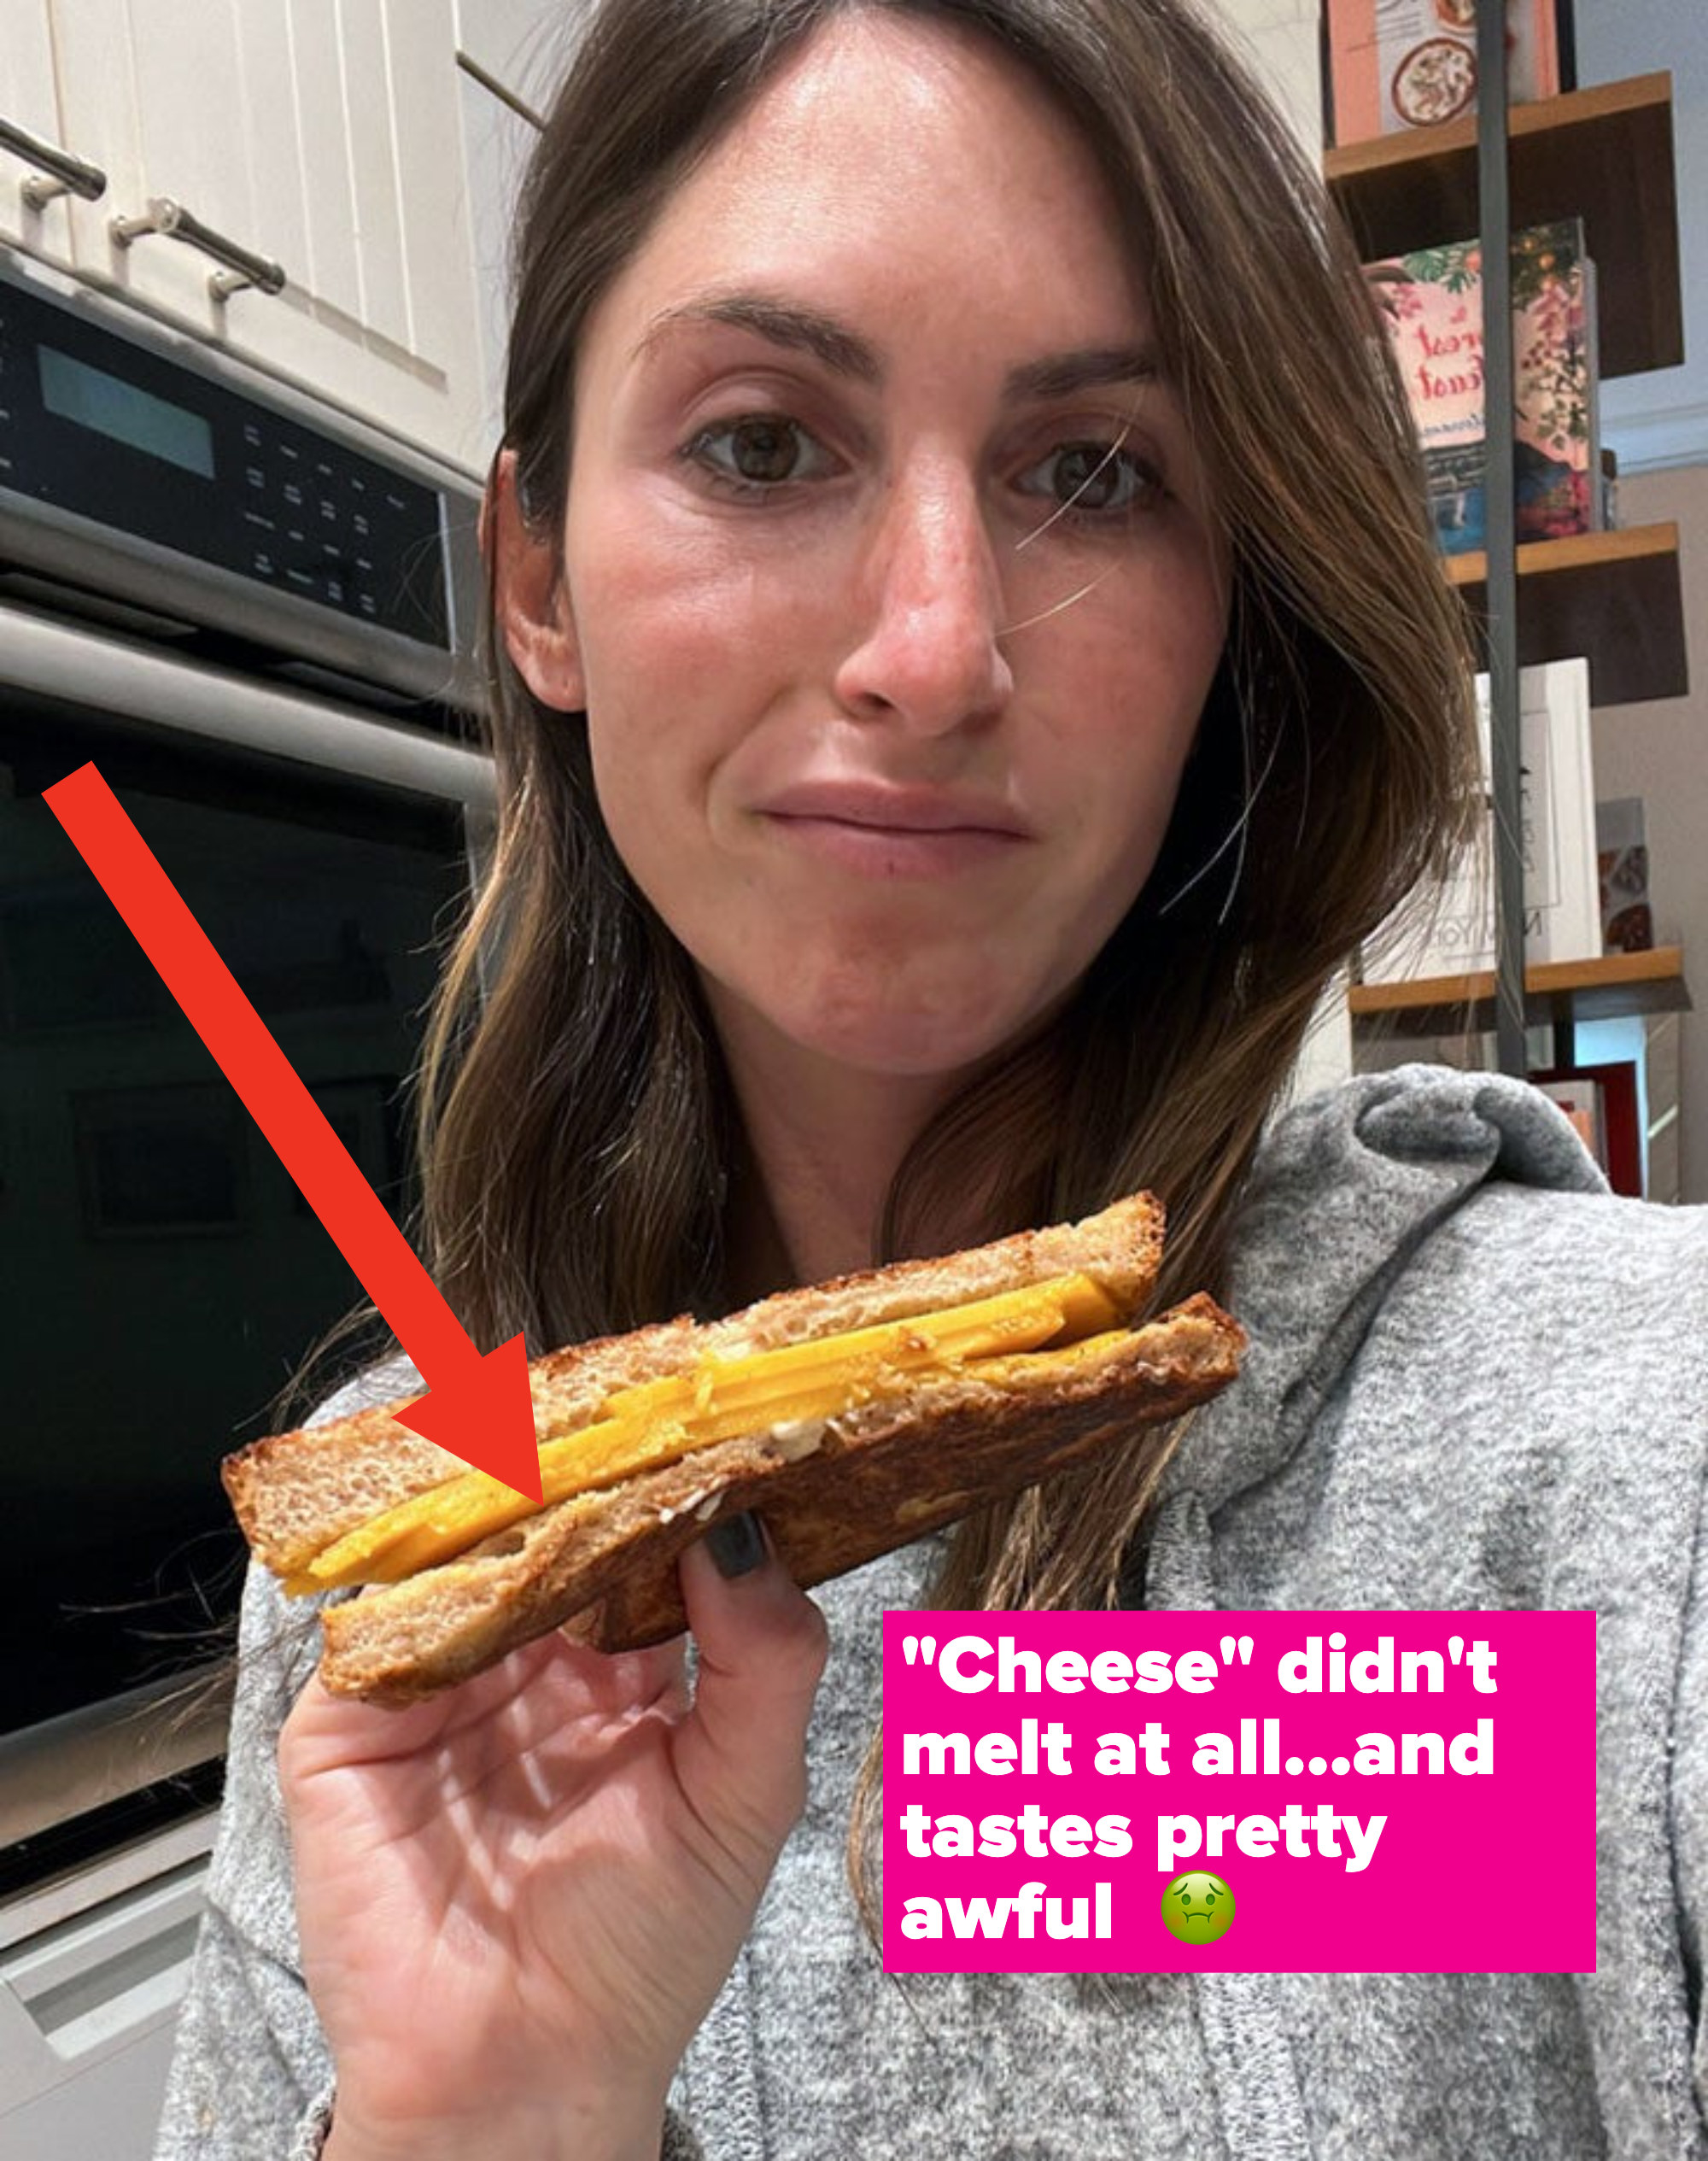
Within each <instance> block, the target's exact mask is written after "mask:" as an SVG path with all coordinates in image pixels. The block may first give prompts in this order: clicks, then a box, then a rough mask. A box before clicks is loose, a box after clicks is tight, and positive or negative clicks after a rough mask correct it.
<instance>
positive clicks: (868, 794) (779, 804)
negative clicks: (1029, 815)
mask: <svg viewBox="0 0 1708 2161" xmlns="http://www.w3.org/2000/svg"><path fill="white" fill-rule="evenodd" d="M759 808H760V810H761V811H762V812H763V815H764V816H766V817H777V818H819V819H823V820H825V821H826V822H828V823H833V824H836V825H856V826H864V827H868V828H870V829H877V830H879V831H882V832H886V833H1003V834H1008V835H1012V836H1013V837H1014V838H1015V839H1017V840H1020V839H1026V838H1028V837H1029V835H1027V829H1026V827H1025V825H1024V824H1023V823H1021V820H1020V819H1019V818H1018V817H1015V814H1014V813H1013V812H1012V811H1009V810H1007V809H1005V808H1003V806H1002V805H999V804H995V803H990V802H986V801H982V800H980V799H976V798H971V797H966V796H956V795H949V794H940V793H938V792H936V791H929V792H927V791H924V790H909V789H886V788H869V787H864V786H850V785H846V784H842V785H836V786H823V785H815V786H812V787H804V788H789V789H786V790H785V791H784V792H783V794H781V795H778V796H775V797H774V798H773V799H771V800H770V801H769V802H767V803H763V804H761V805H760V806H759Z"/></svg>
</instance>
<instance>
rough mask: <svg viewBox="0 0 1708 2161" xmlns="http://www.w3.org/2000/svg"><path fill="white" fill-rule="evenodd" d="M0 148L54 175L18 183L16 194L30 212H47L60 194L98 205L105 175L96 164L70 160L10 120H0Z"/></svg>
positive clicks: (34, 175) (65, 153)
mask: <svg viewBox="0 0 1708 2161" xmlns="http://www.w3.org/2000/svg"><path fill="white" fill-rule="evenodd" d="M0 148H4V149H9V150H11V151H13V152H15V154H16V155H18V156H19V157H20V158H23V159H25V160H26V161H27V162H28V163H30V164H31V165H39V166H41V167H44V169H45V171H46V172H48V173H51V174H52V175H53V178H52V179H44V177H43V175H42V173H31V174H30V176H29V178H28V179H26V180H24V181H21V182H20V184H19V187H18V192H19V194H20V196H23V198H24V200H25V202H27V203H28V204H29V206H30V208H31V209H32V210H44V209H46V208H47V206H48V205H49V203H50V202H53V201H54V200H55V199H56V197H57V196H61V195H77V196H82V198H83V200H84V201H85V202H99V201H100V199H101V197H102V196H103V195H105V194H106V192H107V175H106V174H105V173H103V172H102V170H101V167H99V166H98V165H91V164H89V163H88V162H87V161H86V160H85V159H83V158H80V157H73V155H72V154H71V152H70V151H69V150H62V149H60V147H59V145H58V144H57V143H44V142H43V140H42V139H41V138H40V136H38V135H32V134H31V133H30V132H29V131H28V130H27V129H26V128H21V127H18V126H15V125H14V123H13V122H12V121H10V120H0Z"/></svg>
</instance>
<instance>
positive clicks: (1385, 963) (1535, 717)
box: [1362, 659, 1601, 983]
mask: <svg viewBox="0 0 1708 2161" xmlns="http://www.w3.org/2000/svg"><path fill="white" fill-rule="evenodd" d="M1477 700H1478V710H1479V714H1480V717H1481V722H1482V738H1483V775H1484V781H1485V787H1488V786H1491V785H1492V783H1491V782H1489V678H1488V677H1487V676H1478V677H1477ZM1519 710H1520V729H1521V737H1520V753H1519V754H1520V758H1521V760H1522V776H1523V778H1522V794H1521V797H1520V805H1521V822H1522V830H1523V840H1524V959H1525V962H1526V963H1527V964H1533V963H1537V962H1541V961H1566V960H1592V959H1594V958H1598V957H1599V956H1600V952H1601V898H1600V876H1599V865H1598V863H1597V858H1596V846H1595V782H1594V766H1593V760H1592V755H1591V741H1590V719H1589V663H1588V661H1587V660H1582V659H1579V660H1553V661H1550V662H1548V663H1547V665H1546V666H1544V667H1540V668H1525V669H1524V670H1523V671H1521V672H1520V676H1519ZM1362 958H1363V976H1364V981H1366V982H1367V983H1395V982H1405V981H1410V980H1412V979H1413V978H1416V977H1428V976H1431V975H1464V974H1470V973H1473V972H1475V971H1476V970H1477V969H1491V968H1493V967H1494V966H1495V890H1494V881H1493V876H1492V874H1491V871H1490V868H1489V849H1488V847H1487V846H1486V845H1484V846H1476V847H1472V848H1471V849H1468V850H1467V851H1466V852H1465V856H1464V857H1463V858H1462V859H1461V860H1460V862H1459V864H1456V865H1455V866H1454V870H1453V871H1452V873H1451V874H1450V875H1449V876H1448V878H1447V879H1446V880H1445V881H1443V882H1442V884H1440V885H1432V886H1430V887H1425V888H1423V889H1420V890H1419V891H1418V892H1417V893H1414V894H1413V896H1412V898H1411V899H1410V900H1409V901H1407V904H1406V905H1405V906H1404V907H1402V908H1401V910H1400V911H1399V912H1398V913H1397V915H1395V917H1392V918H1390V919H1389V922H1387V923H1386V924H1384V925H1383V928H1382V929H1381V930H1380V931H1379V932H1378V934H1377V935H1376V936H1375V937H1374V938H1373V939H1372V940H1370V941H1369V943H1368V944H1367V945H1366V947H1365V949H1364V953H1363V957H1362Z"/></svg>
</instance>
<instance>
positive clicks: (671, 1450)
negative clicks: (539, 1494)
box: [284, 1274, 1120, 1596]
mask: <svg viewBox="0 0 1708 2161" xmlns="http://www.w3.org/2000/svg"><path fill="white" fill-rule="evenodd" d="M1119 1321H1120V1314H1119V1312H1118V1311H1117V1309H1116V1308H1115V1306H1114V1303H1113V1302H1112V1301H1111V1300H1110V1298H1109V1297H1108V1295H1107V1293H1106V1292H1104V1291H1102V1290H1100V1289H1099V1288H1098V1286H1097V1284H1096V1283H1095V1282H1093V1281H1092V1280H1091V1277H1089V1276H1086V1275H1079V1274H1074V1275H1064V1276H1055V1277H1051V1278H1050V1280H1047V1281H1045V1282H1043V1283H1037V1284H1032V1285H1028V1286H1027V1288H1025V1289H1024V1290H1020V1291H1001V1292H998V1293H997V1295H996V1296H995V1297H989V1298H980V1299H975V1300H974V1301H972V1302H970V1303H968V1304H966V1305H961V1306H951V1307H948V1308H946V1309H944V1310H943V1311H941V1312H939V1313H926V1314H916V1315H910V1316H909V1317H908V1318H907V1319H906V1320H904V1321H883V1322H880V1323H879V1324H878V1325H877V1326H873V1327H869V1328H857V1329H851V1330H848V1331H846V1332H844V1333H843V1334H841V1335H837V1336H823V1337H819V1338H816V1339H814V1340H812V1341H810V1342H805V1343H798V1344H785V1345H784V1346H783V1347H782V1348H781V1350H764V1351H757V1352H755V1353H754V1354H753V1355H752V1356H749V1357H746V1358H733V1359H732V1358H719V1357H717V1356H713V1355H711V1354H707V1355H706V1356H703V1357H701V1358H700V1360H699V1362H697V1364H696V1365H695V1366H694V1367H693V1368H692V1369H691V1370H690V1371H689V1372H687V1373H671V1374H668V1375H666V1376H665V1377H664V1378H663V1379H659V1380H653V1381H644V1382H641V1383H640V1384H639V1385H636V1386H634V1387H630V1388H623V1389H618V1390H617V1391H615V1393H613V1394H612V1395H611V1396H610V1397H607V1398H606V1400H605V1403H603V1404H602V1405H601V1407H600V1413H599V1415H598V1417H597V1419H596V1420H594V1423H592V1424H591V1425H588V1426H580V1427H577V1428H576V1431H575V1432H571V1433H565V1434H562V1435H559V1436H557V1437H555V1438H548V1439H547V1440H546V1441H544V1442H543V1443H542V1444H541V1449H540V1472H541V1484H542V1485H543V1487H544V1490H545V1499H544V1502H542V1503H541V1505H542V1506H544V1507H550V1506H551V1505H552V1504H553V1502H559V1501H565V1500H569V1499H570V1498H572V1497H573V1496H575V1495H576V1494H578V1493H584V1492H591V1491H594V1490H597V1489H599V1488H600V1487H602V1486H609V1485H616V1484H617V1483H618V1482H619V1481H620V1480H622V1479H627V1478H631V1477H633V1476H634V1475H635V1473H637V1472H640V1471H648V1470H655V1469H657V1468H658V1467H660V1466H662V1465H664V1464H666V1463H671V1462H674V1461H676V1460H677V1459H678V1458H679V1457H681V1456H683V1455H687V1454H689V1453H690V1452H691V1451H692V1450H693V1449H700V1448H705V1447H708V1446H710V1445H711V1444H712V1443H713V1442H716V1441H722V1440H734V1439H736V1438H739V1437H740V1435H742V1434H744V1433H756V1432H765V1431H767V1430H768V1429H769V1428H770V1427H772V1426H782V1425H788V1424H793V1423H794V1422H795V1421H797V1420H810V1419H828V1418H834V1417H836V1416H838V1415H839V1414H841V1413H844V1412H846V1411H849V1410H852V1409H855V1408H857V1407H858V1406H859V1405H861V1404H862V1403H870V1402H874V1401H876V1400H879V1399H880V1398H882V1397H889V1396H897V1395H901V1394H904V1393H905V1391H907V1390H909V1389H910V1388H912V1387H914V1386H915V1385H917V1384H918V1382H919V1381H920V1380H921V1379H925V1378H932V1377H937V1378H941V1377H943V1376H945V1375H946V1374H950V1373H955V1372H957V1371H959V1370H961V1369H962V1368H964V1367H968V1366H969V1365H971V1366H979V1367H980V1370H986V1369H988V1370H989V1371H990V1373H991V1378H992V1379H997V1378H1001V1379H1008V1378H1009V1377H1010V1370H1011V1362H1013V1361H1015V1359H1016V1356H1017V1355H1021V1356H1023V1355H1025V1354H1028V1353H1037V1352H1038V1351H1039V1350H1040V1349H1041V1347H1042V1346H1043V1345H1044V1344H1050V1343H1051V1342H1054V1341H1056V1340H1057V1339H1060V1338H1067V1343H1068V1344H1069V1346H1070V1347H1073V1348H1077V1347H1079V1346H1080V1345H1082V1344H1084V1341H1085V1338H1088V1337H1090V1338H1097V1337H1099V1336H1100V1335H1102V1334H1103V1332H1107V1331H1110V1330H1112V1329H1113V1330H1114V1332H1117V1333H1118V1332H1119V1329H1118V1326H1117V1324H1118V1323H1119ZM1047 1355H1048V1356H1051V1357H1052V1358H1054V1357H1061V1356H1065V1355H1066V1354H1064V1353H1063V1352H1062V1351H1056V1352H1052V1353H1050V1354H1047ZM980 1362H988V1368H986V1367H985V1366H982V1365H980ZM535 1513H536V1508H535V1503H534V1502H531V1501H529V1500H527V1499H525V1498H524V1496H522V1495H520V1494H518V1493H517V1492H515V1491H514V1490H512V1488H511V1487H509V1486H507V1485H504V1484H503V1483H502V1482H501V1481H500V1480H499V1479H494V1478H489V1477H488V1475H487V1474H486V1473H484V1472H482V1471H472V1472H470V1473H467V1474H466V1475H465V1476H463V1477H460V1478H456V1479H449V1480H447V1482H446V1483H445V1484H444V1485H439V1486H435V1487H433V1488H432V1489H431V1490H430V1491H428V1492H425V1493H420V1494H417V1495H415V1496H413V1498H412V1499H410V1500H407V1501H404V1502H400V1503H399V1504H398V1505H397V1506H396V1507H395V1508H388V1509H387V1510H385V1511H384V1513H383V1514H380V1515H378V1516H376V1517H374V1518H373V1519H371V1520H370V1521H369V1522H367V1523H365V1524H362V1525H360V1526H358V1527H357V1528H356V1529H355V1530H354V1531H349V1532H348V1533H347V1534H346V1535H345V1536H344V1537H341V1538H339V1539H337V1540H336V1541H335V1542H334V1543H332V1544H330V1545H329V1546H328V1547H327V1548H326V1549H325V1551H324V1552H323V1553H321V1554H319V1555H317V1556H316V1557H315V1558H314V1559H313V1561H310V1562H309V1563H308V1564H307V1567H304V1568H302V1569H301V1570H300V1571H299V1572H296V1573H295V1574H294V1575H292V1576H289V1577H287V1578H286V1579H285V1585H284V1587H285V1590H287V1591H288V1592H290V1593H292V1594H293V1595H298V1596H300V1595H302V1594H304V1593H307V1592H309V1591H317V1590H336V1589H340V1588H342V1587H343V1586H345V1585H348V1584H359V1583H399V1582H401V1581H402V1580H403V1578H405V1577H407V1576H412V1575H415V1574H418V1572H420V1571H421V1570H422V1569H424V1568H429V1567H434V1566H436V1564H438V1563H439V1562H441V1561H448V1560H451V1559H453V1558H454V1556H455V1555H458V1554H459V1553H462V1552H465V1551H466V1550H467V1549H468V1548H469V1547H471V1546H472V1545H477V1544H478V1543H480V1542H481V1541H482V1540H483V1539H484V1538H489V1537H493V1536H494V1534H495V1533H497V1532H499V1531H507V1530H509V1529H511V1528H512V1526H514V1525H516V1524H518V1523H520V1522H523V1521H524V1520H526V1519H527V1518H528V1517H529V1516H530V1515H533V1514H535Z"/></svg>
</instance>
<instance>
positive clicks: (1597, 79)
mask: <svg viewBox="0 0 1708 2161" xmlns="http://www.w3.org/2000/svg"><path fill="white" fill-rule="evenodd" d="M1574 19H1575V20H1576V26H1577V79H1578V80H1579V82H1580V83H1584V84H1589V83H1606V82H1617V80H1619V79H1621V78H1622V77H1623V76H1626V75H1644V74H1647V73H1650V71H1651V70H1653V69H1658V68H1667V69H1670V71H1671V74H1672V97H1673V113H1672V124H1673V140H1674V145H1675V151H1676V162H1677V178H1678V225H1679V254H1680V258H1681V261H1680V275H1681V277H1682V279H1683V282H1684V347H1685V357H1684V364H1683V366H1682V367H1669V368H1658V369H1656V370H1655V371H1654V372H1652V374H1648V375H1637V376H1629V377H1627V378H1623V379H1622V380H1620V381H1618V382H1617V383H1609V384H1605V385H1604V386H1603V389H1602V392H1601V430H1602V436H1603V439H1604V440H1605V441H1606V442H1607V444H1608V445H1609V447H1610V448H1612V449H1614V450H1616V451H1617V453H1618V455H1619V469H1620V471H1621V472H1634V471H1639V470H1641V468H1642V467H1644V466H1676V465H1697V466H1699V465H1705V464H1708V4H1705V0H1576V14H1575V18H1574ZM1627 522H1628V523H1629V524H1635V523H1636V518H1635V512H1632V513H1629V515H1628V518H1627ZM1704 544H1708V543H1705V542H1698V545H1699V546H1701V545H1704ZM1703 665H1705V666H1708V659H1705V660H1704V663H1703ZM1704 930H1705V934H1708V917H1705V918H1704Z"/></svg>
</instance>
